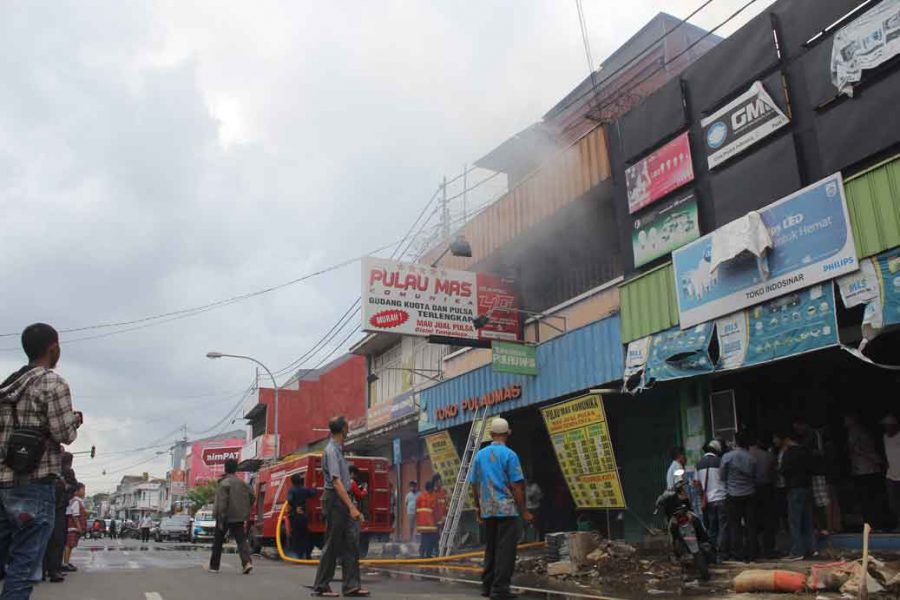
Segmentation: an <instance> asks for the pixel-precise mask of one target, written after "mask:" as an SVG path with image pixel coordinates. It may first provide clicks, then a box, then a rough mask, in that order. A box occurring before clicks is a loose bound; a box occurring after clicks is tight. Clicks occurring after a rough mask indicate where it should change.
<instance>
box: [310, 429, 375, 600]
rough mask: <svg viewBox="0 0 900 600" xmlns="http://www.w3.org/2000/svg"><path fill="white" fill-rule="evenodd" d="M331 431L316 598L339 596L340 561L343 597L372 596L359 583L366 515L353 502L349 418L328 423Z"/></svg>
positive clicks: (324, 471) (324, 464) (324, 458)
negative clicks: (335, 582) (348, 456)
mask: <svg viewBox="0 0 900 600" xmlns="http://www.w3.org/2000/svg"><path fill="white" fill-rule="evenodd" d="M328 430H329V431H330V432H331V439H330V440H328V445H327V446H325V450H324V451H323V452H322V475H323V477H324V479H325V486H324V487H325V491H324V493H323V494H322V512H323V513H324V515H325V546H324V547H323V548H322V557H321V558H320V559H319V568H318V569H317V570H316V581H315V584H314V585H313V596H324V597H326V598H336V597H337V596H338V594H337V592H334V591H332V589H331V580H332V579H334V569H335V566H336V564H337V559H338V557H340V558H341V573H342V585H341V587H342V591H343V595H344V596H345V597H346V596H351V597H353V596H368V595H369V590H366V589H364V588H363V587H362V585H361V584H360V580H359V529H358V527H357V526H356V522H357V521H359V520H361V519H362V513H361V512H359V509H358V508H356V505H355V504H354V503H353V500H352V499H351V498H350V466H349V465H348V464H347V459H345V458H344V450H343V444H344V440H345V439H346V438H347V434H348V433H350V426H349V425H348V423H347V419H346V418H344V417H343V416H337V417H334V418H333V419H331V421H329V422H328Z"/></svg>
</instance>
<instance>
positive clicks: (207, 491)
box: [187, 480, 218, 511]
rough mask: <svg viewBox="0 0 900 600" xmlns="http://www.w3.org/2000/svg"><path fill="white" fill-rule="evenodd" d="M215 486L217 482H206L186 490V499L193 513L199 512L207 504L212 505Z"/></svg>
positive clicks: (214, 496) (214, 497)
mask: <svg viewBox="0 0 900 600" xmlns="http://www.w3.org/2000/svg"><path fill="white" fill-rule="evenodd" d="M217 486H218V482H217V481H215V480H213V481H208V482H206V483H205V484H203V485H198V486H195V487H192V488H191V489H189V490H188V492H187V498H188V500H190V501H191V504H192V505H193V509H194V511H197V510H199V509H200V508H202V507H204V506H206V505H207V504H212V503H213V501H214V500H215V499H216V487H217Z"/></svg>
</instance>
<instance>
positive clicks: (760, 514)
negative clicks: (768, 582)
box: [750, 434, 778, 558]
mask: <svg viewBox="0 0 900 600" xmlns="http://www.w3.org/2000/svg"><path fill="white" fill-rule="evenodd" d="M770 439H771V436H769V435H767V434H764V435H759V436H757V440H756V441H755V442H753V444H752V445H751V446H750V454H752V455H753V458H754V459H756V518H757V522H758V525H759V531H758V532H757V533H759V534H760V541H761V542H762V544H761V545H760V546H759V547H760V553H761V555H762V556H763V557H764V558H774V557H775V534H776V532H777V531H778V514H777V513H776V511H775V455H774V454H773V453H772V452H770V451H769V446H770V445H771V443H770V442H769V440H770Z"/></svg>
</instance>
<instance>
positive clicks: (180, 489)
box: [169, 469, 187, 496]
mask: <svg viewBox="0 0 900 600" xmlns="http://www.w3.org/2000/svg"><path fill="white" fill-rule="evenodd" d="M169 493H170V494H171V495H172V496H184V495H185V494H186V493H187V486H186V484H185V481H184V471H182V470H181V469H172V471H171V473H170V474H169Z"/></svg>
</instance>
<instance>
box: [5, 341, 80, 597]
mask: <svg viewBox="0 0 900 600" xmlns="http://www.w3.org/2000/svg"><path fill="white" fill-rule="evenodd" d="M21 341H22V349H23V350H24V351H25V355H26V356H27V358H28V364H26V365H25V366H23V367H22V368H20V369H18V370H17V371H16V372H14V373H12V374H11V375H10V376H9V377H7V378H6V379H5V380H4V381H3V382H2V383H0V454H2V456H3V459H2V462H0V557H3V561H2V563H0V575H2V577H3V592H2V597H3V598H10V599H12V600H27V599H28V598H30V597H31V592H32V589H33V587H34V584H35V583H37V582H40V581H41V580H49V581H51V582H55V583H58V582H62V581H64V580H65V575H66V574H67V573H71V572H73V571H75V570H76V568H75V567H74V566H72V564H71V563H70V557H71V554H72V549H74V548H75V547H76V546H77V545H78V541H79V538H80V537H81V535H82V534H83V533H84V532H85V530H86V527H87V512H86V510H85V506H84V500H83V499H84V494H85V489H84V484H81V483H79V482H78V481H77V480H76V478H75V472H74V470H73V469H72V462H73V456H72V454H70V453H68V452H65V451H64V450H63V445H65V444H71V443H72V442H74V441H75V438H76V436H77V435H78V428H79V427H80V426H81V424H82V422H83V417H82V415H81V413H80V412H77V411H75V410H74V409H73V408H72V396H71V393H70V390H69V385H68V384H67V383H66V380H65V379H63V378H62V376H60V375H59V374H58V373H56V371H54V369H55V367H56V365H57V363H58V362H59V358H60V354H61V350H60V344H59V334H58V333H57V332H56V330H55V329H54V328H53V327H51V326H50V325H47V324H45V323H35V324H33V325H29V326H28V327H26V328H25V330H24V331H23V332H22V336H21Z"/></svg>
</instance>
